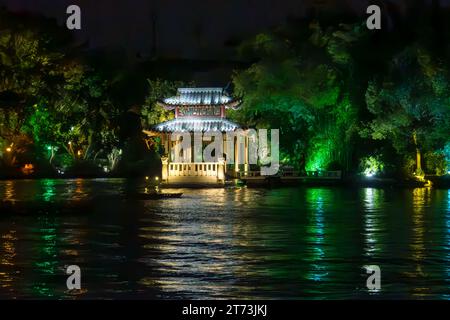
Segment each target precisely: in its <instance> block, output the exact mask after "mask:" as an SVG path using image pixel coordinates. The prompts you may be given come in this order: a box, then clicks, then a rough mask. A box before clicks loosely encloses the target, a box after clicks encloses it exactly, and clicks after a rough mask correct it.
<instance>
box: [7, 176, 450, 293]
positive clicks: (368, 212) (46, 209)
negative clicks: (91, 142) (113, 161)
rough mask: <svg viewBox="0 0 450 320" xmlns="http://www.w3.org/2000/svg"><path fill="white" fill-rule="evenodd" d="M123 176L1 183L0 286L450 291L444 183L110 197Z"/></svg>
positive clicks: (448, 202) (449, 201) (36, 289)
mask: <svg viewBox="0 0 450 320" xmlns="http://www.w3.org/2000/svg"><path fill="white" fill-rule="evenodd" d="M129 188H130V186H129V182H126V181H123V180H120V179H109V180H108V179H101V180H81V179H78V180H41V181H31V180H30V181H3V182H0V194H1V195H2V198H3V201H6V202H7V203H8V206H7V207H4V208H6V209H2V211H0V298H45V299H46V298H51V299H54V298H68V299H74V298H196V299H197V298H237V299H238V298H291V299H299V298H307V299H324V298H333V299H336V298H337V299H345V298H392V297H394V298H419V299H422V298H445V299H447V298H449V297H450V293H449V292H450V268H449V265H450V193H449V191H448V190H434V189H422V188H421V189H413V190H403V189H398V190H397V189H390V190H384V189H373V188H365V189H352V190H346V189H342V188H286V189H272V190H269V189H250V188H230V189H183V190H181V192H184V196H183V198H181V199H170V200H166V201H124V200H120V199H119V198H118V197H115V196H114V195H118V194H119V193H122V192H123V191H124V190H127V189H129ZM172 191H173V192H176V191H177V190H172ZM94 195H113V196H112V197H109V198H107V199H108V200H102V201H98V200H96V199H94V200H92V197H93V196H94ZM90 199H91V200H90ZM11 203H14V205H11ZM45 204H47V205H45ZM16 208H21V209H20V210H19V209H17V210H16ZM71 264H78V265H79V266H80V267H81V269H82V279H83V280H82V281H83V291H82V292H79V293H78V294H76V295H74V294H71V293H69V292H68V291H67V289H66V288H65V281H66V275H65V272H64V271H65V266H67V265H71ZM368 264H377V265H379V266H380V267H381V270H382V290H381V291H380V292H378V293H376V294H369V293H368V292H367V290H366V289H365V281H366V277H367V275H366V273H365V271H364V270H362V267H363V266H364V265H368Z"/></svg>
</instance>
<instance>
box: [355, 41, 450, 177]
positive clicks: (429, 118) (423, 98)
mask: <svg viewBox="0 0 450 320" xmlns="http://www.w3.org/2000/svg"><path fill="white" fill-rule="evenodd" d="M449 80H450V79H449V77H448V73H447V71H446V70H445V68H444V67H443V65H442V64H441V63H440V62H439V61H435V60H433V57H432V56H431V55H430V53H429V52H428V51H427V50H425V49H424V48H423V47H421V46H419V45H416V46H411V47H408V48H407V49H405V50H404V51H403V52H400V53H399V54H397V55H395V56H394V57H393V59H392V61H391V64H390V69H389V72H388V74H387V75H386V76H384V77H380V78H379V79H376V80H373V81H371V82H370V84H369V86H368V88H367V92H366V101H367V107H368V109H369V110H370V112H371V113H372V114H373V115H374V116H375V118H374V119H373V120H372V121H370V122H368V123H367V124H366V126H365V128H364V129H363V130H362V134H363V135H364V136H367V137H371V138H372V139H375V140H383V139H389V140H390V141H391V142H392V144H393V146H394V147H395V148H396V150H397V151H398V152H399V153H400V154H403V155H407V154H408V153H409V152H411V151H413V150H414V152H415V158H416V170H415V173H416V174H417V175H422V173H423V172H422V154H423V153H424V151H434V150H437V149H439V148H443V147H444V145H445V144H446V143H447V142H448V139H449V138H448V132H449V131H450V121H449V117H450V105H449V102H450V95H449V84H450V82H449Z"/></svg>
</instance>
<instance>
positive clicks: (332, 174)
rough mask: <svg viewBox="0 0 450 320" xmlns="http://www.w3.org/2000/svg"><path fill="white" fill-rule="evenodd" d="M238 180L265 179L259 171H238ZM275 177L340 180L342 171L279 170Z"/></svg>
mask: <svg viewBox="0 0 450 320" xmlns="http://www.w3.org/2000/svg"><path fill="white" fill-rule="evenodd" d="M236 175H237V177H238V178H255V177H265V176H262V175H261V171H247V172H244V171H239V172H237V173H236ZM275 177H293V178H295V177H298V178H325V179H340V178H341V177H342V171H323V170H318V171H306V172H303V173H302V172H300V171H294V170H280V171H279V172H278V174H276V175H275Z"/></svg>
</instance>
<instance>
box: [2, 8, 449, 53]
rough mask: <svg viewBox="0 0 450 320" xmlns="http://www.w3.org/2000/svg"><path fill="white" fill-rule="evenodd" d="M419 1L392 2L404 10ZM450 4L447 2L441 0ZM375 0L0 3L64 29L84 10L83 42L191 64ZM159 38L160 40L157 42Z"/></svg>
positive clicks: (355, 10)
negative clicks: (297, 20) (70, 16)
mask: <svg viewBox="0 0 450 320" xmlns="http://www.w3.org/2000/svg"><path fill="white" fill-rule="evenodd" d="M411 1H415V0H386V2H391V3H395V4H396V7H397V10H399V11H400V12H401V11H404V9H405V3H411ZM425 1H431V0H425ZM440 1H447V0H440ZM369 2H371V1H370V0H0V5H5V6H6V7H7V8H8V9H10V10H12V11H30V12H34V13H38V14H43V15H45V16H48V17H52V18H56V19H57V20H58V22H59V24H61V25H64V24H65V19H66V17H67V15H66V8H67V6H68V5H70V4H78V5H79V6H80V7H81V9H82V30H81V31H80V32H76V33H77V38H78V39H79V40H80V41H85V40H89V44H90V46H91V47H92V48H105V47H107V48H112V47H115V48H122V49H124V50H125V51H126V53H127V54H128V56H129V57H135V56H137V55H139V56H142V57H144V58H145V57H148V56H149V55H150V54H151V53H152V50H154V49H155V48H156V52H157V53H158V54H159V55H164V56H166V57H176V58H187V59H214V58H224V57H225V58H226V57H227V55H231V54H232V52H233V51H232V50H231V49H228V47H227V46H226V43H227V41H229V40H230V39H236V38H237V39H239V38H241V39H242V38H245V37H248V36H250V35H253V34H256V33H258V32H261V31H263V30H264V29H266V28H268V27H271V26H274V25H277V24H280V23H282V22H283V21H285V20H286V18H287V17H288V16H293V17H302V16H304V15H305V14H306V13H307V12H308V11H309V10H311V9H312V8H315V9H316V10H318V11H319V12H326V11H329V10H333V11H346V12H351V13H353V14H356V15H359V16H363V15H365V10H366V8H367V5H368V3H369ZM155 35H156V40H155V39H154V38H155Z"/></svg>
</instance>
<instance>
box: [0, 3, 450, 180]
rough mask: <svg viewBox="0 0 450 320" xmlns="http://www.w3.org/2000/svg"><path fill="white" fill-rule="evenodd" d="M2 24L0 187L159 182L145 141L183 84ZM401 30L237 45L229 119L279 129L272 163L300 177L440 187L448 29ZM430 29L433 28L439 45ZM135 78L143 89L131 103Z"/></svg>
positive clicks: (18, 24)
mask: <svg viewBox="0 0 450 320" xmlns="http://www.w3.org/2000/svg"><path fill="white" fill-rule="evenodd" d="M0 16H1V17H0V176H14V175H20V174H25V175H26V174H28V173H32V172H34V173H35V174H40V175H43V176H49V175H53V174H54V175H56V174H58V173H59V174H61V173H62V172H64V174H66V175H71V174H72V175H98V174H102V173H103V174H104V173H105V172H106V173H108V174H120V175H137V174H142V172H143V171H146V170H154V171H155V172H157V171H158V165H159V161H158V156H157V153H158V148H156V147H155V145H154V143H152V141H149V140H146V139H145V136H144V135H143V134H142V132H141V131H142V128H143V127H148V126H150V125H152V124H155V123H158V122H161V121H163V120H166V119H168V118H169V117H170V116H171V114H170V113H167V112H166V111H164V110H162V109H161V108H159V107H158V106H157V105H156V101H157V99H158V98H161V97H163V96H167V95H171V94H174V93H175V91H176V88H177V87H179V86H181V85H186V81H185V80H186V79H189V77H183V78H182V77H180V78H178V80H179V81H177V80H175V79H176V77H173V76H172V77H171V78H170V79H169V78H161V77H160V76H159V75H158V74H157V73H156V72H152V71H151V70H150V71H149V72H148V73H146V74H145V75H144V76H142V77H137V76H136V75H133V74H132V70H133V69H129V68H128V69H127V70H126V71H124V69H126V68H124V69H120V68H118V67H117V65H113V64H108V62H105V61H107V59H103V58H102V57H100V58H99V57H92V56H90V55H89V54H88V53H87V52H88V50H85V49H84V48H82V47H76V46H74V45H73V44H72V40H71V38H70V35H68V33H67V32H66V31H64V30H61V29H60V28H57V27H56V26H55V25H54V24H53V23H52V22H51V21H50V22H49V21H47V20H43V19H38V18H32V17H25V18H24V17H16V16H13V15H10V14H7V13H6V12H4V11H0ZM410 19H416V20H414V21H409V20H407V19H404V20H399V21H396V22H395V26H393V27H391V28H390V29H389V30H383V31H376V32H374V31H368V30H367V28H365V23H363V22H361V21H356V20H352V19H347V20H346V21H345V23H342V21H339V22H334V21H333V19H318V20H317V19H316V20H308V21H295V22H291V23H289V24H287V25H284V26H282V27H279V28H277V29H275V30H272V31H271V32H266V33H262V34H259V35H257V36H255V37H254V38H253V39H248V40H246V41H244V42H243V43H241V45H240V46H239V47H238V48H237V50H238V51H239V54H240V56H241V59H242V61H249V62H250V63H249V64H248V65H249V67H248V68H242V69H239V70H236V71H235V73H234V75H233V78H232V83H233V88H234V94H235V95H238V96H243V97H244V104H243V107H242V108H241V109H240V110H239V111H235V112H231V113H230V117H232V118H234V119H235V120H236V121H238V122H240V123H243V124H245V125H247V126H250V127H255V128H279V129H280V131H281V132H280V133H281V139H280V143H281V146H280V147H281V159H282V161H283V163H284V164H286V165H290V166H294V167H295V168H297V169H298V170H317V169H330V170H332V169H341V170H345V171H347V172H349V173H361V172H363V173H366V174H367V175H372V174H384V175H390V176H394V175H396V176H400V175H401V176H407V175H412V174H416V175H422V174H423V172H426V173H431V174H439V175H441V174H445V173H446V172H447V171H448V170H449V167H448V166H449V161H450V138H449V134H448V133H449V132H450V90H449V89H450V74H449V72H450V69H449V65H450V64H449V62H450V51H449V48H450V42H449V40H447V39H449V38H448V37H447V39H445V37H441V36H440V35H442V34H445V30H448V27H447V26H446V25H445V23H444V22H445V21H449V19H447V16H446V15H441V16H438V17H436V16H435V15H434V14H433V13H429V14H425V13H424V14H423V15H422V16H421V18H420V19H419V18H417V17H411V18H410ZM430 21H441V22H442V23H441V24H439V25H438V27H439V28H440V29H439V30H440V32H439V33H436V30H435V29H433V28H432V27H428V26H436V24H431V23H430ZM132 77H133V79H134V80H136V79H138V80H139V81H140V82H141V84H140V85H141V86H142V85H146V86H147V87H146V88H147V89H146V90H147V93H144V94H143V95H142V97H139V98H138V99H137V101H139V102H136V101H134V100H130V96H131V95H132V94H131V93H130V92H131V91H129V89H130V87H131V86H132V85H130V86H129V87H127V84H128V82H129V81H130V78H132ZM181 80H183V81H184V82H182V81H181ZM189 84H191V83H188V85H189Z"/></svg>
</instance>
